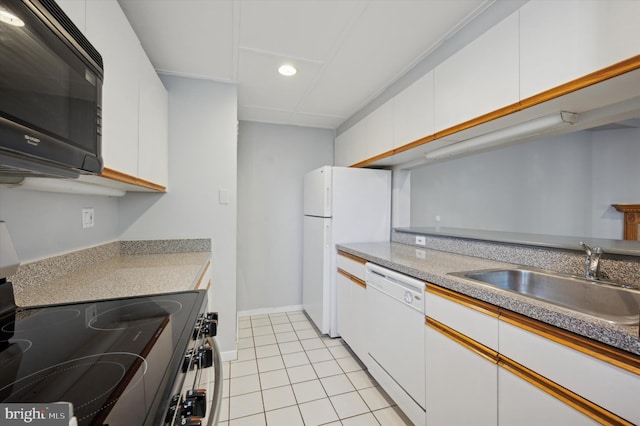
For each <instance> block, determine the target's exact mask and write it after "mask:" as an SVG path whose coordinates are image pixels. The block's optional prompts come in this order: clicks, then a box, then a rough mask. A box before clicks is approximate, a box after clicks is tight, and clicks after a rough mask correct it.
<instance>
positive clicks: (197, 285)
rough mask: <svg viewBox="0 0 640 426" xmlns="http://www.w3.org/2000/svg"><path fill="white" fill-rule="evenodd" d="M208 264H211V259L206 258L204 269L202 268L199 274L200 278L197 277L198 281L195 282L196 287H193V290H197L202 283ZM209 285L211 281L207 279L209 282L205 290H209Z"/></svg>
mask: <svg viewBox="0 0 640 426" xmlns="http://www.w3.org/2000/svg"><path fill="white" fill-rule="evenodd" d="M210 265H211V261H210V260H208V261H207V266H205V267H204V269H203V270H202V273H201V274H200V278H198V283H197V284H196V287H195V288H194V290H198V289H199V288H200V286H201V285H202V281H203V280H204V275H205V274H206V273H207V271H208V270H209V266H210ZM210 285H211V281H209V284H208V285H207V290H209V286H210Z"/></svg>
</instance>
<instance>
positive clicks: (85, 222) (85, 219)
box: [82, 207, 94, 229]
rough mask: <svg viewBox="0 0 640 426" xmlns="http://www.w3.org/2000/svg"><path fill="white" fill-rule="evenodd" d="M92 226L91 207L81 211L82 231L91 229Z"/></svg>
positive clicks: (92, 214)
mask: <svg viewBox="0 0 640 426" xmlns="http://www.w3.org/2000/svg"><path fill="white" fill-rule="evenodd" d="M93 225H94V211H93V207H87V208H84V209H82V229H86V228H93Z"/></svg>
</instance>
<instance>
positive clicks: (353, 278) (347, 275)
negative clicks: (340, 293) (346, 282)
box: [338, 268, 367, 288]
mask: <svg viewBox="0 0 640 426" xmlns="http://www.w3.org/2000/svg"><path fill="white" fill-rule="evenodd" d="M338 273H339V274H340V275H342V276H343V277H345V278H348V279H350V280H351V281H353V283H355V284H358V285H359V286H360V287H362V288H367V283H366V282H364V281H362V280H361V279H360V278H358V277H356V276H354V275H351V274H350V273H348V272H347V271H345V270H344V269H340V268H338Z"/></svg>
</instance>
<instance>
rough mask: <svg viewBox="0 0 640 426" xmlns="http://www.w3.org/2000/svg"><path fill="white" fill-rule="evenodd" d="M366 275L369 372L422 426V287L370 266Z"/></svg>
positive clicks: (367, 267)
mask: <svg viewBox="0 0 640 426" xmlns="http://www.w3.org/2000/svg"><path fill="white" fill-rule="evenodd" d="M366 271H367V275H366V280H367V321H368V324H367V329H368V333H367V339H368V341H367V347H368V353H369V357H370V362H368V363H367V366H368V367H369V372H370V373H371V375H372V376H373V377H374V378H375V379H376V380H377V381H378V382H379V383H380V385H382V387H383V389H384V390H385V391H386V392H387V393H388V394H389V395H390V396H391V397H392V398H393V400H394V401H395V402H396V403H397V404H398V406H399V407H400V408H401V409H402V411H403V412H404V413H405V414H406V415H407V417H409V418H410V419H411V421H412V422H413V423H415V424H416V425H424V424H425V387H426V385H425V355H424V353H425V346H424V288H425V283H424V282H423V281H420V280H417V279H415V278H412V277H409V276H406V275H404V274H400V273H398V272H395V271H392V270H389V269H386V268H383V267H381V266H378V265H375V264H372V263H367V264H366Z"/></svg>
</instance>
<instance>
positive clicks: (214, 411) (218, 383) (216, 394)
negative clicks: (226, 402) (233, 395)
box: [207, 337, 224, 426]
mask: <svg viewBox="0 0 640 426" xmlns="http://www.w3.org/2000/svg"><path fill="white" fill-rule="evenodd" d="M207 341H208V342H209V344H210V345H211V347H212V348H213V369H214V377H215V381H214V385H213V398H212V400H211V405H212V407H211V409H210V411H209V412H210V413H211V414H210V415H209V419H208V421H207V426H213V425H217V424H218V418H219V417H220V407H221V405H222V384H223V383H224V377H222V361H221V359H220V349H218V344H217V342H216V341H215V339H214V338H213V337H207Z"/></svg>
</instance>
